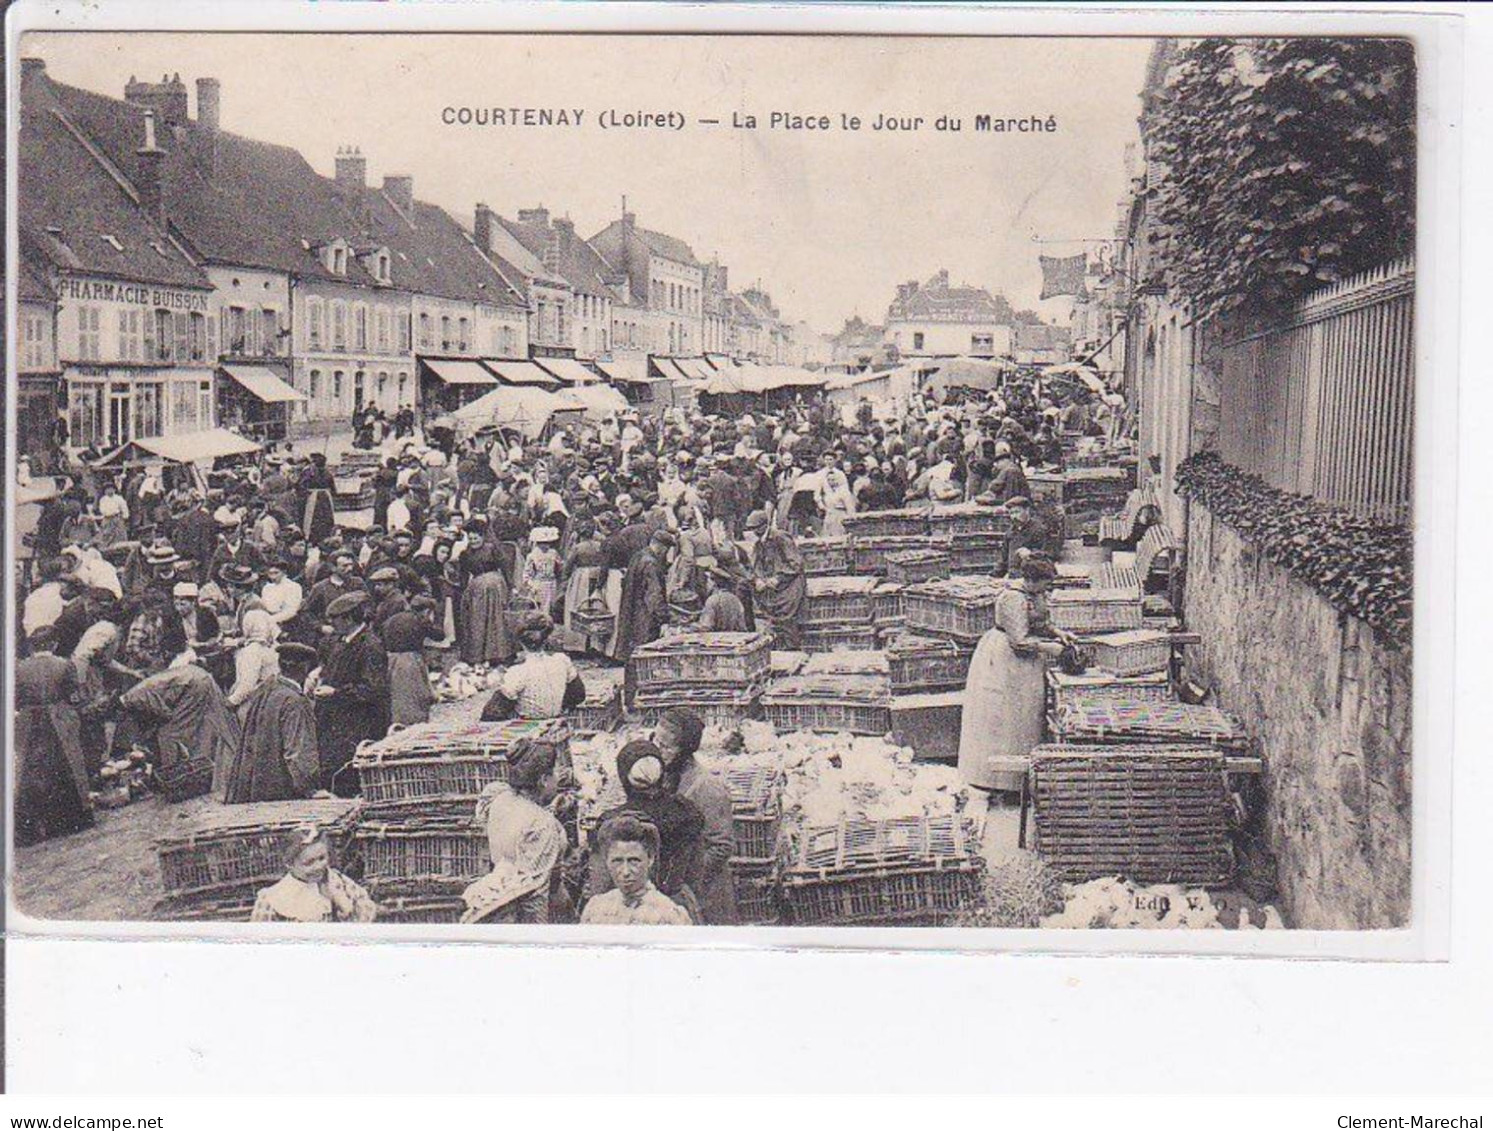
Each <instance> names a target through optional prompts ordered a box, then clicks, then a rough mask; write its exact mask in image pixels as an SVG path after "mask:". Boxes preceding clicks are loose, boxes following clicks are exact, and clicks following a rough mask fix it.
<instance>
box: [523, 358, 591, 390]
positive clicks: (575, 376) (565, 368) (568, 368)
mask: <svg viewBox="0 0 1493 1131" xmlns="http://www.w3.org/2000/svg"><path fill="white" fill-rule="evenodd" d="M534 364H536V365H538V366H539V367H540V368H541V369H545V370H547V371H548V372H550V373H553V374H554V375H555V376H556V377H558V378H560V380H562V381H568V382H570V383H571V384H572V385H594V384H595V383H596V382H598V381H600V380H601V378H600V377H598V376H597V375H596V374H595V373H593V372H591V370H589V369H587V368H586V367H585V366H584V365H582V364H581V363H580V362H579V361H577V360H576V359H575V358H573V357H540V358H536V359H535V361H534Z"/></svg>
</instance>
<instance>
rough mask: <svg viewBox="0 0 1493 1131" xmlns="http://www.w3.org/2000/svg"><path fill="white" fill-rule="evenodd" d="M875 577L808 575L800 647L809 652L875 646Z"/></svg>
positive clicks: (870, 647)
mask: <svg viewBox="0 0 1493 1131" xmlns="http://www.w3.org/2000/svg"><path fill="white" fill-rule="evenodd" d="M876 586H877V579H876V578H874V577H811V578H809V579H808V594H807V596H806V598H805V600H804V609H803V646H804V649H805V650H806V651H809V652H832V651H834V650H835V649H836V648H850V649H872V648H875V647H876V616H875V614H876V600H875V593H876Z"/></svg>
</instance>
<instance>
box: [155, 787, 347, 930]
mask: <svg viewBox="0 0 1493 1131" xmlns="http://www.w3.org/2000/svg"><path fill="white" fill-rule="evenodd" d="M360 808H361V802H359V801H356V800H347V799H343V798H330V799H327V800H314V801H263V802H253V803H250V804H248V805H213V806H211V807H210V808H207V809H204V810H202V811H201V812H198V813H194V814H191V815H190V816H188V815H185V814H183V815H180V816H178V817H177V818H176V819H175V820H173V821H172V822H171V828H170V829H169V830H168V831H167V832H166V833H164V834H162V835H161V836H160V837H159V838H157V840H156V843H155V849H156V858H157V860H158V862H159V863H160V868H161V887H162V890H163V891H164V898H163V899H162V900H161V901H160V902H159V903H157V904H156V907H155V909H154V916H155V917H156V918H159V919H172V920H182V921H188V922H213V921H221V922H244V921H246V920H247V919H248V918H249V912H250V911H252V910H253V907H254V897H255V895H256V894H257V893H258V891H259V889H260V888H263V887H268V886H269V885H270V884H273V883H275V882H276V881H277V880H279V879H280V878H281V877H282V876H284V875H285V872H286V868H287V866H288V861H287V854H288V853H289V851H290V849H291V844H292V841H291V836H292V834H293V833H295V832H296V830H298V829H301V828H304V827H306V826H315V827H316V828H318V829H320V830H321V831H322V832H324V833H325V834H326V835H327V837H328V839H329V841H330V842H331V845H332V852H333V857H334V862H335V866H336V867H337V868H339V869H341V870H344V871H347V872H350V873H352V874H354V875H356V874H357V873H358V872H359V871H360V869H359V866H358V861H357V859H356V858H355V856H354V855H353V853H352V852H351V851H350V849H351V848H352V834H353V828H354V826H355V825H356V824H357V820H358V812H359V809H360Z"/></svg>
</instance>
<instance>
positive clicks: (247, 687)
mask: <svg viewBox="0 0 1493 1131" xmlns="http://www.w3.org/2000/svg"><path fill="white" fill-rule="evenodd" d="M243 632H244V637H243V643H241V644H240V645H239V646H238V651H237V652H235V653H234V655H233V687H232V688H230V689H229V691H228V705H229V706H230V707H232V708H233V709H234V710H238V708H239V707H240V706H242V705H243V703H244V702H245V701H246V700H247V699H248V698H249V696H250V695H253V694H254V691H255V690H256V689H257V688H258V687H259V686H260V684H264V683H269V682H270V681H271V680H273V679H274V678H275V677H276V676H277V675H279V674H280V657H279V654H278V653H277V652H276V651H275V641H276V639H277V638H278V637H279V635H280V634H279V630H278V628H277V627H276V625H275V621H274V618H273V617H271V616H270V614H269V613H268V612H266V611H265V610H264V609H250V610H249V611H248V612H246V613H244V615H243Z"/></svg>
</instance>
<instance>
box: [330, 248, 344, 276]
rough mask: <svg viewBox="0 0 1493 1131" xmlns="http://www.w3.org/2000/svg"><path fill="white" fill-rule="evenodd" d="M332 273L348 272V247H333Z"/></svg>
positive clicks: (342, 273)
mask: <svg viewBox="0 0 1493 1131" xmlns="http://www.w3.org/2000/svg"><path fill="white" fill-rule="evenodd" d="M332 274H334V275H346V274H347V249H346V248H344V247H334V248H332Z"/></svg>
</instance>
